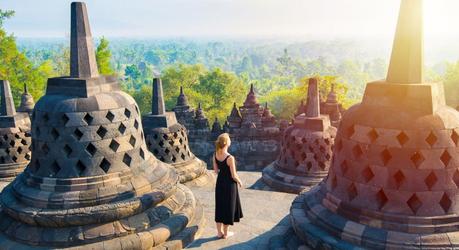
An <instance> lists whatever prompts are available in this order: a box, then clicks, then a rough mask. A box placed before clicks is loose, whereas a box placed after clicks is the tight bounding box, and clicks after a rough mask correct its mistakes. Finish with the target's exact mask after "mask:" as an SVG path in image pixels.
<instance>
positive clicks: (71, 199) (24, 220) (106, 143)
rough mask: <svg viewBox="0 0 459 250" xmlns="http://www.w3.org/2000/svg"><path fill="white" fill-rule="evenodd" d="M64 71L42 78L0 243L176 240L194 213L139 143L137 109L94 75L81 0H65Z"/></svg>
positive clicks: (55, 245) (174, 245) (198, 212)
mask: <svg viewBox="0 0 459 250" xmlns="http://www.w3.org/2000/svg"><path fill="white" fill-rule="evenodd" d="M70 49H71V53H70V54H71V60H70V68H71V70H70V76H69V77H58V78H51V79H49V80H48V85H47V89H46V95H44V96H43V97H42V98H41V99H40V100H39V101H38V102H37V103H36V106H35V109H34V113H33V118H32V142H33V153H32V160H31V163H30V164H29V165H28V166H27V168H26V169H25V170H24V172H23V173H22V174H21V175H19V176H18V177H17V178H16V179H15V180H14V181H13V182H12V183H11V184H10V185H8V186H7V187H5V189H4V190H3V193H2V196H1V206H2V210H1V213H0V221H1V223H0V224H1V225H0V232H1V233H0V242H1V246H0V248H1V249H59V248H66V249H152V248H161V249H163V248H167V249H178V248H182V247H185V246H186V245H187V244H188V243H189V242H190V241H191V240H193V239H194V237H195V235H196V233H197V231H198V228H199V226H200V224H201V223H202V221H203V217H202V216H203V211H202V208H201V207H200V206H199V205H198V204H197V201H196V200H195V198H194V195H193V193H192V192H191V191H190V190H189V189H188V188H187V187H185V186H183V185H180V184H179V176H178V175H177V173H176V172H175V171H174V170H173V168H172V167H171V166H170V165H168V164H165V163H163V162H161V161H159V160H157V159H156V158H155V157H154V156H153V155H152V154H151V153H150V152H149V151H148V149H147V146H146V144H145V139H144V135H143V129H142V123H141V118H140V113H139V109H138V107H137V104H136V102H135V101H134V99H133V98H132V97H131V96H129V95H128V94H126V93H125V92H122V91H121V90H120V86H119V84H118V83H117V82H116V78H115V77H106V76H100V75H99V73H98V69H97V64H96V59H95V53H94V48H93V40H92V36H91V32H90V27H89V21H88V16H87V11H86V5H85V4H84V3H79V2H77V3H72V5H71V46H70Z"/></svg>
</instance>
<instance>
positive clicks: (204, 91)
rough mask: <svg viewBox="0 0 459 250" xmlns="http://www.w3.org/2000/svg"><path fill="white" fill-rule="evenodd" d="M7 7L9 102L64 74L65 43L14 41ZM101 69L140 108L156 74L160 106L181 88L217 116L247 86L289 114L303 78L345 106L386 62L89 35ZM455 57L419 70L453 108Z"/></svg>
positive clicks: (1, 35) (346, 46)
mask: <svg viewBox="0 0 459 250" xmlns="http://www.w3.org/2000/svg"><path fill="white" fill-rule="evenodd" d="M13 15H14V12H12V11H0V53H1V55H2V56H0V60H1V61H0V77H1V78H3V79H7V80H10V82H11V84H12V90H13V94H14V95H15V97H16V98H15V100H16V101H17V102H18V101H19V98H18V96H19V95H20V93H21V92H22V87H23V84H24V83H27V84H28V85H29V90H30V91H31V92H32V94H33V96H34V98H35V99H38V98H39V97H40V96H41V95H42V94H43V93H44V90H45V86H46V81H47V78H49V77H55V76H65V75H69V57H70V51H69V41H68V40H66V39H18V40H17V39H16V38H15V37H14V36H12V35H10V34H8V33H7V32H6V31H5V30H4V28H3V26H2V24H3V22H4V21H6V20H7V19H8V18H10V17H12V16H13ZM95 42H96V45H97V48H96V58H97V64H98V67H99V71H100V73H102V74H108V75H116V76H117V77H118V79H119V81H120V82H121V84H122V87H123V89H124V90H125V91H127V92H129V93H130V94H131V95H132V96H134V98H135V99H136V101H137V102H138V104H139V107H140V109H141V111H142V112H143V113H148V112H150V109H151V100H150V99H151V83H152V79H153V77H154V76H156V75H161V78H162V80H163V86H164V94H165V100H166V107H167V109H169V110H170V109H172V108H173V107H174V106H175V102H176V97H177V96H178V94H179V88H180V86H183V88H184V91H185V93H186V95H187V96H188V99H189V102H190V104H191V105H192V106H194V107H197V105H198V103H202V106H203V109H204V110H205V112H206V114H207V116H208V117H209V118H210V119H214V118H215V117H217V118H219V119H221V120H223V119H225V118H226V116H227V115H228V114H229V112H230V110H231V107H232V104H233V102H236V103H237V104H238V105H242V101H243V100H244V98H245V95H246V94H247V92H248V89H249V86H250V84H253V85H254V86H255V90H256V92H257V95H258V99H259V101H260V102H262V103H264V102H268V104H269V107H270V108H271V109H272V111H273V113H274V114H275V115H276V116H277V117H278V118H282V119H291V118H292V117H293V115H294V113H295V111H296V108H297V106H298V105H299V104H300V102H301V100H303V99H304V98H305V97H306V91H307V78H309V77H311V76H316V77H319V78H320V79H321V85H320V86H321V88H320V90H321V98H322V99H325V98H326V94H327V93H328V91H329V90H330V88H331V85H332V84H334V85H335V86H336V92H337V94H338V98H339V99H340V101H341V102H342V103H343V104H344V106H345V107H349V106H351V105H353V104H354V103H357V102H359V101H360V100H361V97H362V94H363V91H364V88H365V84H366V83H368V82H370V81H373V80H379V79H383V78H385V74H386V72H387V67H388V66H387V60H386V59H384V56H382V54H381V53H380V52H374V53H373V52H371V49H368V47H365V46H364V45H362V44H359V43H357V42H352V41H346V40H334V41H305V42H285V41H279V40H225V39H221V40H199V39H195V40H193V39H179V38H177V39H155V40H153V39H150V40H134V39H107V38H105V37H102V38H101V39H96V41H95ZM458 65H459V62H446V61H445V62H439V63H437V64H436V65H434V66H432V67H427V68H426V76H427V78H428V79H427V80H435V81H437V80H441V81H444V83H445V89H446V93H447V101H448V103H449V104H450V105H451V106H453V107H456V106H458V105H459V98H457V96H459V95H458V93H459V90H457V87H456V86H457V84H458V81H459V66H458Z"/></svg>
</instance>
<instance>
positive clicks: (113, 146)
mask: <svg viewBox="0 0 459 250" xmlns="http://www.w3.org/2000/svg"><path fill="white" fill-rule="evenodd" d="M108 146H109V147H110V149H111V150H113V152H116V150H118V148H119V147H120V144H119V143H118V142H117V141H115V140H112V141H111V142H110V145H108Z"/></svg>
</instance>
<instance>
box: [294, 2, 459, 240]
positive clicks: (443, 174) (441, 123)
mask: <svg viewBox="0 0 459 250" xmlns="http://www.w3.org/2000/svg"><path fill="white" fill-rule="evenodd" d="M422 10H423V1H422V0H402V1H401V8H400V16H399V21H398V27H397V31H396V35H395V39H394V46H393V51H392V58H391V61H390V66H389V71H388V75H387V79H386V80H382V81H377V82H372V83H368V84H367V86H366V89H365V94H364V97H363V101H362V103H361V104H358V105H355V106H353V107H352V108H350V109H349V110H347V111H346V113H345V114H344V116H343V118H342V121H341V124H340V127H339V130H338V133H337V138H336V140H335V149H334V158H333V163H332V166H331V167H330V171H329V174H328V176H327V178H326V180H325V181H324V182H323V183H322V184H320V185H319V186H317V187H316V188H314V189H312V190H311V191H309V192H307V193H303V194H301V195H300V196H299V197H298V198H297V199H296V200H295V201H294V202H293V204H292V207H291V212H290V216H291V221H292V225H293V228H294V230H295V232H296V234H297V236H298V237H299V238H300V239H302V240H303V241H305V242H306V243H307V244H308V245H309V246H310V247H311V248H313V249H357V248H358V249H360V248H366V249H457V248H459V227H458V226H457V225H458V223H459V196H458V194H459V154H458V151H457V148H458V143H459V113H458V112H457V111H456V110H454V109H453V108H450V107H448V106H446V104H445V96H444V91H443V85H442V84H441V83H426V82H425V81H424V77H423V64H424V62H423V15H422Z"/></svg>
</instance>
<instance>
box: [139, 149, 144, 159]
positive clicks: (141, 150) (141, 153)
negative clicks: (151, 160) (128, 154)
mask: <svg viewBox="0 0 459 250" xmlns="http://www.w3.org/2000/svg"><path fill="white" fill-rule="evenodd" d="M139 154H140V157H142V159H144V160H145V152H144V151H143V149H140V152H139Z"/></svg>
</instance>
